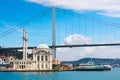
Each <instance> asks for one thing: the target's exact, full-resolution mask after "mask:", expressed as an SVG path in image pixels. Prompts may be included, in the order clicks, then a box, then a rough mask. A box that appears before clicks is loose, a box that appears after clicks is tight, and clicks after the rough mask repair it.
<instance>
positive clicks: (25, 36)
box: [23, 29, 27, 60]
mask: <svg viewBox="0 0 120 80" xmlns="http://www.w3.org/2000/svg"><path fill="white" fill-rule="evenodd" d="M23 60H27V31H26V29H23Z"/></svg>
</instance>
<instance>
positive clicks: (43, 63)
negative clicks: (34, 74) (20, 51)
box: [9, 43, 52, 70]
mask: <svg viewBox="0 0 120 80" xmlns="http://www.w3.org/2000/svg"><path fill="white" fill-rule="evenodd" d="M25 55H26V54H25ZM32 57H33V58H32V59H28V58H26V59H22V60H17V59H16V60H14V59H9V61H10V63H11V64H12V65H13V68H12V69H13V70H52V49H50V48H49V47H48V45H46V44H44V43H41V44H40V45H39V46H37V48H35V49H34V50H33V56H32Z"/></svg>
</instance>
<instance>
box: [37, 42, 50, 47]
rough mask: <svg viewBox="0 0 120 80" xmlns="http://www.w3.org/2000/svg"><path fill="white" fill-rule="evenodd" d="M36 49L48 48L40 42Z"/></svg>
mask: <svg viewBox="0 0 120 80" xmlns="http://www.w3.org/2000/svg"><path fill="white" fill-rule="evenodd" d="M37 48H49V46H48V45H46V44H44V43H43V42H42V43H41V44H40V45H38V46H37Z"/></svg>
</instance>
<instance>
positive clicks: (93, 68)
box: [73, 63, 112, 71]
mask: <svg viewBox="0 0 120 80" xmlns="http://www.w3.org/2000/svg"><path fill="white" fill-rule="evenodd" d="M111 68H112V67H111V66H110V65H95V64H90V63H87V64H78V65H77V66H74V67H73V70H74V71H109V70H111Z"/></svg>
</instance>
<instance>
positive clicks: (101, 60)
mask: <svg viewBox="0 0 120 80" xmlns="http://www.w3.org/2000/svg"><path fill="white" fill-rule="evenodd" d="M89 61H93V62H94V63H95V64H96V65H101V64H109V65H111V66H113V67H120V59H107V58H83V59H79V60H77V61H63V62H61V63H70V64H81V63H88V62H89Z"/></svg>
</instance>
